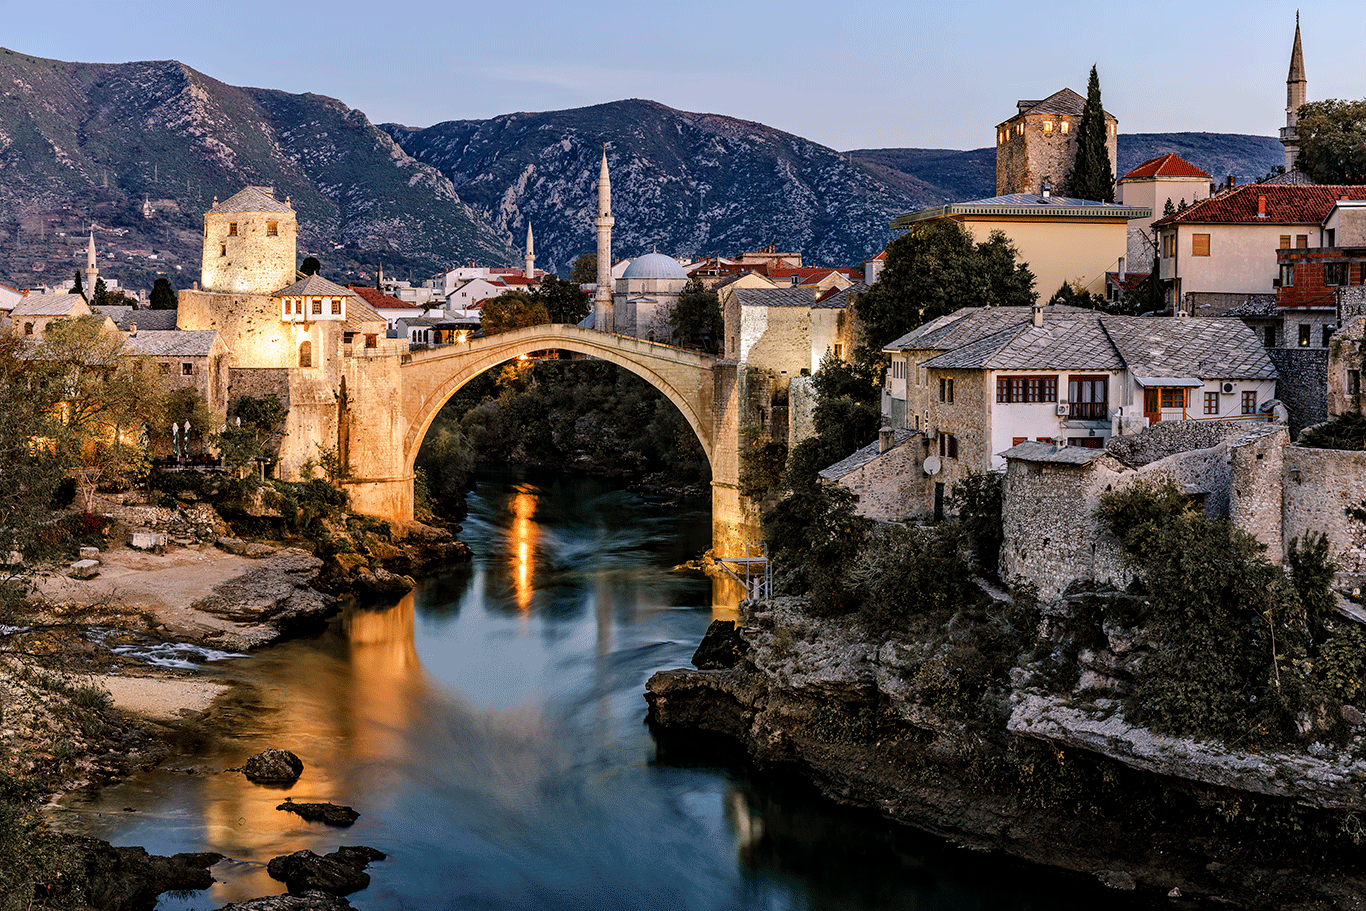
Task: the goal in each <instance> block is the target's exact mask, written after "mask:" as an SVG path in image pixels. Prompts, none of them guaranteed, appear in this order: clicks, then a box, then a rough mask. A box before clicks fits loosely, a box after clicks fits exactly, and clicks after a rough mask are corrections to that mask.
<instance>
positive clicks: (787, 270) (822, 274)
mask: <svg viewBox="0 0 1366 911" xmlns="http://www.w3.org/2000/svg"><path fill="white" fill-rule="evenodd" d="M755 271H758V270H755ZM832 272H838V273H839V274H840V275H843V276H845V277H846V278H862V277H863V275H862V273H860V272H858V271H856V270H854V269H835V268H831V267H827V266H803V267H801V268H797V267H794V266H768V267H767V270H766V274H767V275H768V277H769V278H771V279H773V280H774V281H792V276H794V275H796V276H799V277H800V279H801V281H802V282H803V283H805V282H819V281H821V280H822V279H825V278H827V277H828V276H829V275H830V273H832Z"/></svg>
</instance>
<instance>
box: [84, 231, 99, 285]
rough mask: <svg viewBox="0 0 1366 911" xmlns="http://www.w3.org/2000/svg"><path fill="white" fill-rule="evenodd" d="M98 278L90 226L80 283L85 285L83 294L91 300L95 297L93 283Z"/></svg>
mask: <svg viewBox="0 0 1366 911" xmlns="http://www.w3.org/2000/svg"><path fill="white" fill-rule="evenodd" d="M99 277H100V268H99V266H97V265H96V264H95V226H94V225H91V226H90V242H89V243H88V244H86V247H85V274H84V275H82V276H81V281H83V282H84V283H85V293H86V295H87V296H89V297H90V298H91V299H92V300H93V299H94V296H95V282H96V280H97V279H99Z"/></svg>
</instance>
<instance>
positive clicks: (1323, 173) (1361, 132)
mask: <svg viewBox="0 0 1366 911" xmlns="http://www.w3.org/2000/svg"><path fill="white" fill-rule="evenodd" d="M1299 115H1300V122H1299V127H1298V130H1299V135H1300V154H1299V157H1298V158H1296V159H1295V167H1296V168H1298V169H1299V170H1301V171H1303V172H1304V173H1305V174H1307V175H1309V177H1310V179H1312V180H1313V181H1314V182H1315V183H1325V184H1359V183H1366V99H1362V100H1361V101H1341V100H1339V99H1336V98H1330V99H1327V100H1325V101H1311V102H1309V103H1308V104H1305V105H1301V106H1300V111H1299Z"/></svg>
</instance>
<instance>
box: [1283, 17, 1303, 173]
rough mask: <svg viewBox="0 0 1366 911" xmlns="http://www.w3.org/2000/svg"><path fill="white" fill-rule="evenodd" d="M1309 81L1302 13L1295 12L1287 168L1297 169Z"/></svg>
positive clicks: (1285, 140)
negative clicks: (1305, 73) (1301, 29)
mask: <svg viewBox="0 0 1366 911" xmlns="http://www.w3.org/2000/svg"><path fill="white" fill-rule="evenodd" d="M1308 85H1309V81H1308V80H1307V79H1305V78H1304V49H1303V48H1301V47H1300V14H1299V12H1298V11H1296V13H1295V46H1294V47H1293V48H1292V49H1291V51H1290V75H1289V76H1287V77H1286V80H1285V126H1284V127H1282V128H1281V145H1283V146H1285V169H1286V170H1287V171H1293V170H1294V169H1295V158H1296V157H1297V156H1298V155H1299V154H1300V130H1299V126H1300V113H1299V111H1300V105H1302V104H1304V102H1305V93H1306V90H1307V88H1308Z"/></svg>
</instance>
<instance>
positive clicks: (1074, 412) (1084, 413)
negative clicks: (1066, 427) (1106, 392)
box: [1067, 402, 1110, 421]
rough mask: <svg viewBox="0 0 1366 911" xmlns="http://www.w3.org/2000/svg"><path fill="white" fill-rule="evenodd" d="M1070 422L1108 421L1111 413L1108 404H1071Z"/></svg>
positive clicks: (1068, 416) (1069, 407) (1069, 411)
mask: <svg viewBox="0 0 1366 911" xmlns="http://www.w3.org/2000/svg"><path fill="white" fill-rule="evenodd" d="M1067 419H1068V420H1069V421H1108V420H1109V419H1110V411H1109V408H1108V404H1107V403H1106V402H1071V403H1069V404H1068V406H1067Z"/></svg>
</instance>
